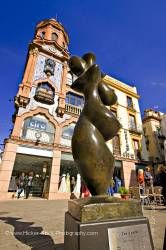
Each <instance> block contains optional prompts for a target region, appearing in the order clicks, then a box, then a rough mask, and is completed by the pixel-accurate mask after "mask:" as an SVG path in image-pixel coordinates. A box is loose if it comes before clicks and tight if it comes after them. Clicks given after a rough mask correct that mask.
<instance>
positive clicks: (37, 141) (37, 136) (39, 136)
mask: <svg viewBox="0 0 166 250" xmlns="http://www.w3.org/2000/svg"><path fill="white" fill-rule="evenodd" d="M41 136H42V135H41V133H40V132H36V133H35V137H36V144H38V143H39V142H40V138H41Z"/></svg>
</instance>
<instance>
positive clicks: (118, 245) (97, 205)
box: [64, 196, 154, 250]
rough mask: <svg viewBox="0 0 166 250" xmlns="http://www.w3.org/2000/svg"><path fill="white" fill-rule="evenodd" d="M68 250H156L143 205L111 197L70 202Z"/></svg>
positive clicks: (134, 201) (67, 225) (66, 247)
mask: <svg viewBox="0 0 166 250" xmlns="http://www.w3.org/2000/svg"><path fill="white" fill-rule="evenodd" d="M64 249H65V250H85V249H86V250H101V249H102V250H126V249H127V250H140V249H146V250H153V249H154V246H153V241H152V237H151V233H150V227H149V222H148V219H147V218H145V217H143V214H142V208H141V205H140V202H139V201H137V200H127V201H126V200H121V199H119V198H114V197H112V198H111V197H108V196H95V197H90V198H83V199H77V200H70V201H69V203H68V212H67V213H66V214H65V239H64Z"/></svg>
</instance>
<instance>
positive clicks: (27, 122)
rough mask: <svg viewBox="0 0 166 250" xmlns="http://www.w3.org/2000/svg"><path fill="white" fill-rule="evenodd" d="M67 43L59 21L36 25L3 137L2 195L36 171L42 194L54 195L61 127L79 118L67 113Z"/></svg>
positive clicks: (0, 170)
mask: <svg viewBox="0 0 166 250" xmlns="http://www.w3.org/2000/svg"><path fill="white" fill-rule="evenodd" d="M68 44H69V38H68V35H67V33H66V31H65V29H64V27H63V26H62V25H61V24H60V23H59V22H57V21H56V20H55V19H48V20H44V21H41V22H40V23H38V24H37V26H36V30H35V35H34V39H33V41H32V42H31V43H30V45H29V49H28V54H27V60H26V64H25V70H24V74H23V78H22V82H21V83H20V85H19V90H18V93H17V95H16V97H15V108H16V111H15V114H14V115H13V123H14V126H13V130H12V132H11V135H10V137H9V138H8V139H6V141H5V149H4V154H3V159H2V165H1V167H0V198H6V197H8V198H9V197H10V196H11V193H10V192H9V191H13V190H14V187H12V183H11V181H12V178H16V176H18V175H20V174H21V173H22V172H24V173H25V174H28V173H29V172H32V173H33V175H34V179H35V178H36V183H37V184H36V187H37V188H36V189H37V190H39V189H40V192H39V191H38V192H39V193H40V194H42V196H43V197H46V198H49V199H54V198H56V197H55V196H56V195H55V194H56V193H57V192H58V182H59V171H60V161H61V148H60V140H61V133H62V127H63V125H65V124H66V120H69V121H70V120H74V119H75V118H71V117H70V116H68V115H66V114H65V115H64V113H65V98H66V83H67V75H69V73H68V64H67V61H68V59H69V52H68ZM42 157H43V158H42ZM43 176H44V178H43ZM46 177H47V178H46ZM39 179H40V180H39ZM39 182H40V184H39ZM41 186H42V188H41ZM36 192H37V191H36Z"/></svg>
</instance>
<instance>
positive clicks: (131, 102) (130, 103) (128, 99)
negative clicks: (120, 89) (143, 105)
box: [127, 96, 133, 108]
mask: <svg viewBox="0 0 166 250" xmlns="http://www.w3.org/2000/svg"><path fill="white" fill-rule="evenodd" d="M127 107H129V108H133V100H132V98H131V97H129V96H127Z"/></svg>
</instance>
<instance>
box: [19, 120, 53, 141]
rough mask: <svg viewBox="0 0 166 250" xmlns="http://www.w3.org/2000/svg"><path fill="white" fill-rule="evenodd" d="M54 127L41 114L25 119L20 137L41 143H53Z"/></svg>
mask: <svg viewBox="0 0 166 250" xmlns="http://www.w3.org/2000/svg"><path fill="white" fill-rule="evenodd" d="M54 133H55V129H54V126H53V125H52V124H51V123H50V122H49V121H48V120H47V119H46V118H45V117H44V116H41V115H37V116H34V117H30V118H27V119H25V121H24V126H23V131H22V138H24V139H26V140H31V141H35V142H36V141H37V140H39V141H40V142H43V143H53V140H54Z"/></svg>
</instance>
